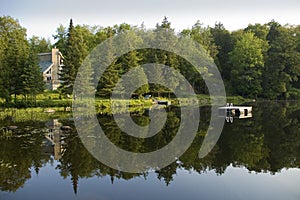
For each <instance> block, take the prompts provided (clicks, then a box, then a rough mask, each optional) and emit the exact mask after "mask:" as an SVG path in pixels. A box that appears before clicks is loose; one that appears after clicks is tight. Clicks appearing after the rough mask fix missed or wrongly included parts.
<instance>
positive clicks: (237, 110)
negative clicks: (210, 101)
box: [219, 104, 252, 117]
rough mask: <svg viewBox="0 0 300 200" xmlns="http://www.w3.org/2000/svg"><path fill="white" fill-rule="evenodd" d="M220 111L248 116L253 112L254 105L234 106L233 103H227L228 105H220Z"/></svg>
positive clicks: (221, 112) (226, 113)
mask: <svg viewBox="0 0 300 200" xmlns="http://www.w3.org/2000/svg"><path fill="white" fill-rule="evenodd" d="M219 113H220V114H225V115H233V116H245V117H247V116H248V115H250V114H251V113H252V106H233V104H227V105H226V106H223V107H219Z"/></svg>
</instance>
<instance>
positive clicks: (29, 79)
mask: <svg viewBox="0 0 300 200" xmlns="http://www.w3.org/2000/svg"><path fill="white" fill-rule="evenodd" d="M20 78H21V80H22V85H23V89H22V94H23V95H24V96H25V98H26V99H27V96H28V95H30V96H31V97H32V99H33V100H34V102H36V95H37V94H40V93H42V92H43V91H44V86H45V83H44V81H43V76H42V73H41V70H40V67H39V65H38V57H37V51H36V50H35V49H34V47H32V46H31V49H30V53H29V58H28V59H27V64H26V67H25V69H24V73H23V74H22V75H21V77H20Z"/></svg>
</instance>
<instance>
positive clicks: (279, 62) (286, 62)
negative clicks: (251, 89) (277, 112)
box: [263, 21, 300, 99]
mask: <svg viewBox="0 0 300 200" xmlns="http://www.w3.org/2000/svg"><path fill="white" fill-rule="evenodd" d="M269 26H270V31H269V33H268V35H267V39H268V42H269V45H270V49H269V50H268V52H267V59H266V69H265V72H264V84H263V86H264V90H265V95H264V97H267V98H271V99H275V98H281V99H287V98H289V97H290V95H291V93H292V91H293V89H294V88H295V87H296V86H297V84H296V83H297V82H298V77H299V76H300V53H299V50H298V49H297V37H296V36H297V33H296V29H295V28H293V27H288V26H286V27H283V26H281V25H280V24H279V23H277V22H275V21H272V22H270V23H269ZM298 93H299V92H298Z"/></svg>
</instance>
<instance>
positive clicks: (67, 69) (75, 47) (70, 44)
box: [60, 19, 88, 94]
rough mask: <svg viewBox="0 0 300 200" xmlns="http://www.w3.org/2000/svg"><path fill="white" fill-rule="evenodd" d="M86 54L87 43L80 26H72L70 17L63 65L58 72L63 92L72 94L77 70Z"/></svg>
mask: <svg viewBox="0 0 300 200" xmlns="http://www.w3.org/2000/svg"><path fill="white" fill-rule="evenodd" d="M87 55H88V45H87V43H86V41H85V40H84V38H83V35H82V32H81V28H80V27H79V26H78V27H74V25H73V21H72V19H71V20H70V25H69V29H68V38H67V48H66V53H65V56H64V57H65V60H64V66H63V67H62V70H61V72H60V79H61V81H62V84H61V86H60V88H61V90H62V92H63V93H64V94H72V92H73V85H74V81H75V79H76V74H77V71H78V69H79V67H80V66H81V64H82V62H83V60H84V59H85V57H86V56H87Z"/></svg>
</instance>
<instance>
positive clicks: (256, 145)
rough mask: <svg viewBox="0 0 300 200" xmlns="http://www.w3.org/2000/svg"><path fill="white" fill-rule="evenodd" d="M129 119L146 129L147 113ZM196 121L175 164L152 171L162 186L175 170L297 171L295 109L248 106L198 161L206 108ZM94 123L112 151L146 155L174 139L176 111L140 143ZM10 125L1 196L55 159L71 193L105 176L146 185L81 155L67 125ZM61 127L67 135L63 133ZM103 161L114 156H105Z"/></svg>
mask: <svg viewBox="0 0 300 200" xmlns="http://www.w3.org/2000/svg"><path fill="white" fill-rule="evenodd" d="M131 116H132V118H133V120H134V121H135V122H136V123H137V124H139V125H147V124H148V123H149V118H148V116H147V111H145V112H144V111H142V112H135V113H132V114H131ZM200 116H201V121H200V126H199V130H198V134H197V136H196V138H195V139H194V142H193V144H192V145H191V146H190V148H189V149H188V150H187V151H186V152H185V153H184V154H183V155H182V156H181V157H180V158H178V160H177V161H176V162H174V163H172V164H170V165H169V166H167V167H165V168H163V169H161V170H157V171H155V173H156V174H157V178H158V179H159V180H163V181H164V182H165V183H166V185H169V184H170V183H171V182H172V181H173V180H174V179H175V178H176V171H177V170H178V169H181V170H187V171H196V172H198V173H204V172H206V171H208V170H214V171H215V172H216V173H217V174H219V175H222V174H223V173H224V172H225V170H226V169H227V167H228V166H230V165H232V166H234V167H245V168H247V169H248V170H249V171H253V172H256V173H270V174H275V173H277V172H280V171H281V170H282V169H283V168H299V166H300V132H299V130H300V123H299V120H300V107H299V106H298V105H297V104H292V103H275V102H267V103H257V104H255V105H253V118H249V119H241V120H239V119H235V120H234V123H232V124H231V123H226V124H225V127H224V130H223V132H222V135H221V137H220V139H219V141H218V143H217V145H216V146H215V147H214V149H213V150H212V152H210V154H209V155H208V156H206V157H205V158H203V159H199V158H198V152H199V149H200V147H201V143H202V141H203V138H204V136H205V134H206V130H207V128H208V125H209V119H210V108H209V107H202V108H201V115H200ZM98 120H99V122H100V124H101V126H102V128H103V130H104V132H105V134H106V136H107V137H108V138H109V139H110V140H111V141H112V142H113V143H114V144H115V145H117V146H119V147H121V148H123V149H126V150H128V151H132V152H150V151H154V150H156V149H159V148H161V147H163V146H164V145H166V144H168V143H169V142H170V141H171V140H172V138H173V137H174V136H175V134H176V132H177V130H178V126H179V123H180V109H179V108H176V107H173V108H170V109H169V110H168V119H167V123H166V125H165V128H164V129H163V130H162V131H161V132H160V133H158V134H157V135H155V136H153V137H151V138H145V139H141V138H134V137H132V136H128V135H126V134H125V133H123V132H122V131H121V130H119V128H118V127H117V125H116V123H115V122H114V120H113V117H112V116H110V115H109V114H103V115H99V116H98ZM8 125H9V122H8V121H6V120H2V121H1V122H0V127H5V126H8ZM14 125H16V126H18V129H16V130H14V131H13V132H12V136H5V131H4V129H3V130H1V134H2V135H1V137H0V155H1V156H0V171H1V174H0V190H2V191H10V192H14V191H16V190H18V189H19V188H20V187H23V186H24V184H25V183H26V181H27V180H28V179H30V178H31V169H34V171H35V173H37V174H38V173H39V170H40V169H41V168H42V167H43V166H45V165H46V164H47V163H49V162H50V163H53V161H54V159H58V165H57V166H55V167H56V170H58V171H59V173H60V175H61V176H62V177H63V178H67V177H71V180H72V184H73V189H74V192H75V193H76V192H77V187H78V181H79V180H80V179H81V178H91V177H99V178H101V177H106V176H110V177H111V182H112V183H114V180H115V179H123V180H130V179H132V178H135V177H144V178H145V179H147V176H148V173H149V172H145V173H142V174H131V173H124V172H121V171H118V170H115V169H112V168H110V167H108V166H105V165H103V164H102V163H100V162H99V161H97V160H96V159H95V158H94V157H93V156H91V154H90V153H89V152H88V151H87V150H86V149H85V147H84V145H83V144H82V142H81V140H80V138H79V136H78V135H77V133H76V129H75V127H74V122H73V121H71V120H66V119H60V120H59V121H51V122H47V123H46V122H36V121H35V122H32V121H25V122H15V123H14ZM61 126H65V127H66V126H67V127H70V129H67V130H65V131H62V130H61ZM2 132H3V133H2ZM49 133H51V134H49ZM55 134H56V135H55ZM45 136H47V137H48V138H47V139H46V137H45ZM51 137H52V138H51ZM55 137H56V138H55ZM57 137H59V138H57ZM49 138H50V140H49ZM51 139H52V140H51ZM107 155H108V156H114V155H111V154H110V153H109V152H108V153H107Z"/></svg>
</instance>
